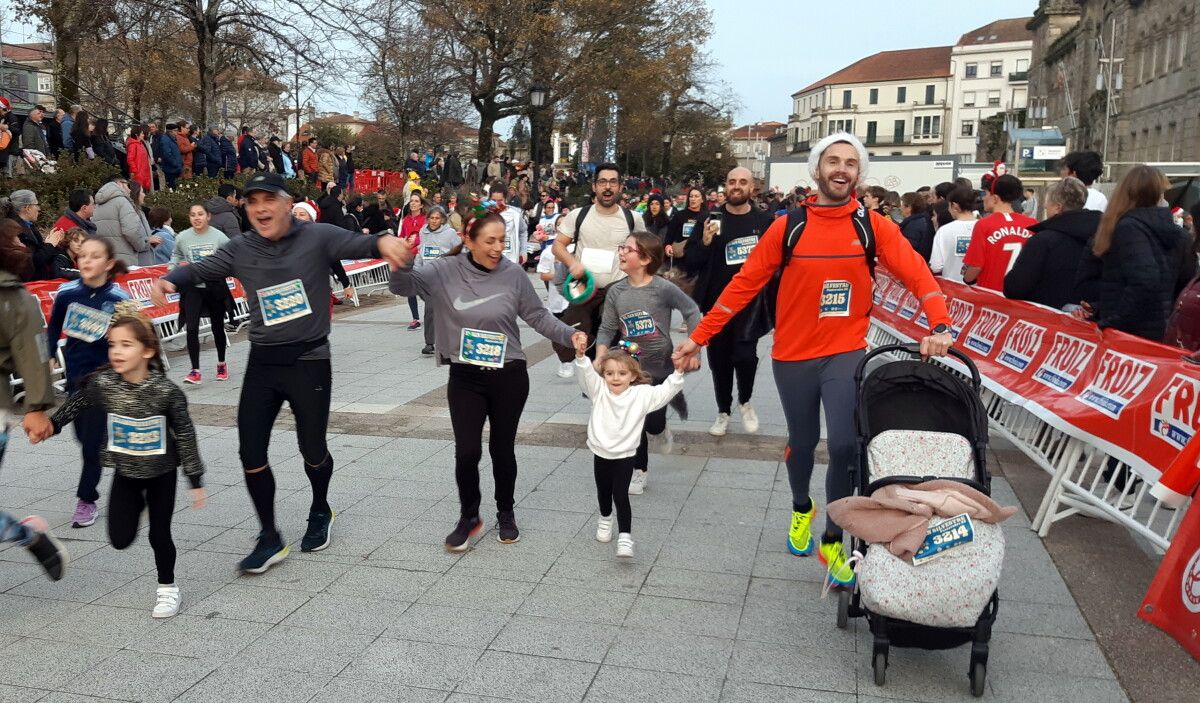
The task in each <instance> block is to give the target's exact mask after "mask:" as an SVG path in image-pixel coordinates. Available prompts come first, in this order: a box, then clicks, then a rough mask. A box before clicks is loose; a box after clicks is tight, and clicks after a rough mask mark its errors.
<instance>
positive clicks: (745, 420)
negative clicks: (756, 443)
mask: <svg viewBox="0 0 1200 703" xmlns="http://www.w3.org/2000/svg"><path fill="white" fill-rule="evenodd" d="M738 407H739V408H741V410H742V428H743V429H745V430H746V431H747V432H749V433H750V434H754V433H755V432H758V413H756V412H754V408H752V407H750V404H749V403H742V404H741V405H739V406H738Z"/></svg>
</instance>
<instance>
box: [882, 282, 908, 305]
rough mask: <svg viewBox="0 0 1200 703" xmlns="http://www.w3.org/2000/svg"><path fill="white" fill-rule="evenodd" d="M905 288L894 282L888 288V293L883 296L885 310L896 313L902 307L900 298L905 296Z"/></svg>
mask: <svg viewBox="0 0 1200 703" xmlns="http://www.w3.org/2000/svg"><path fill="white" fill-rule="evenodd" d="M905 292H906V291H905V289H904V286H902V285H900V284H899V283H896V282H893V283H892V285H891V287H889V288H888V291H887V293H885V294H884V296H883V309H884V310H887V311H888V312H896V310H897V309H898V308H899V307H900V298H901V297H902V296H903V295H904V294H905Z"/></svg>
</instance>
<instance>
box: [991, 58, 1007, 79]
mask: <svg viewBox="0 0 1200 703" xmlns="http://www.w3.org/2000/svg"><path fill="white" fill-rule="evenodd" d="M991 75H992V78H998V77H1000V76H1003V75H1004V62H1003V61H993V62H992V74H991Z"/></svg>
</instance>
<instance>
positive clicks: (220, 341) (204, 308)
mask: <svg viewBox="0 0 1200 703" xmlns="http://www.w3.org/2000/svg"><path fill="white" fill-rule="evenodd" d="M224 285H225V282H224V281H217V282H213V281H209V282H208V284H207V285H205V286H204V287H203V288H196V287H192V288H188V289H186V290H184V292H183V324H184V326H185V327H186V328H187V352H188V357H189V358H190V359H191V361H192V368H193V369H198V368H200V316H201V315H203V316H205V317H207V318H208V322H209V326H210V327H211V328H212V336H213V343H214V344H216V345H217V361H222V362H223V361H225V298H226V297H227V293H226V292H225V291H224V290H222V288H223V287H224Z"/></svg>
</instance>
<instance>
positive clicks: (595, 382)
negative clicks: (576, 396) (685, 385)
mask: <svg viewBox="0 0 1200 703" xmlns="http://www.w3.org/2000/svg"><path fill="white" fill-rule="evenodd" d="M575 378H578V379H579V386H580V387H581V388H583V392H584V393H586V394H587V397H589V398H595V397H596V396H597V395H598V394H599V393H600V392H601V391H602V390H604V379H603V378H600V374H598V373H596V368H595V367H594V366H592V360H591V359H589V358H587V357H586V356H581V357H578V358H576V359H575ZM672 395H674V394H672ZM670 399H671V396H667V400H670ZM666 404H667V401H663V405H666Z"/></svg>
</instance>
